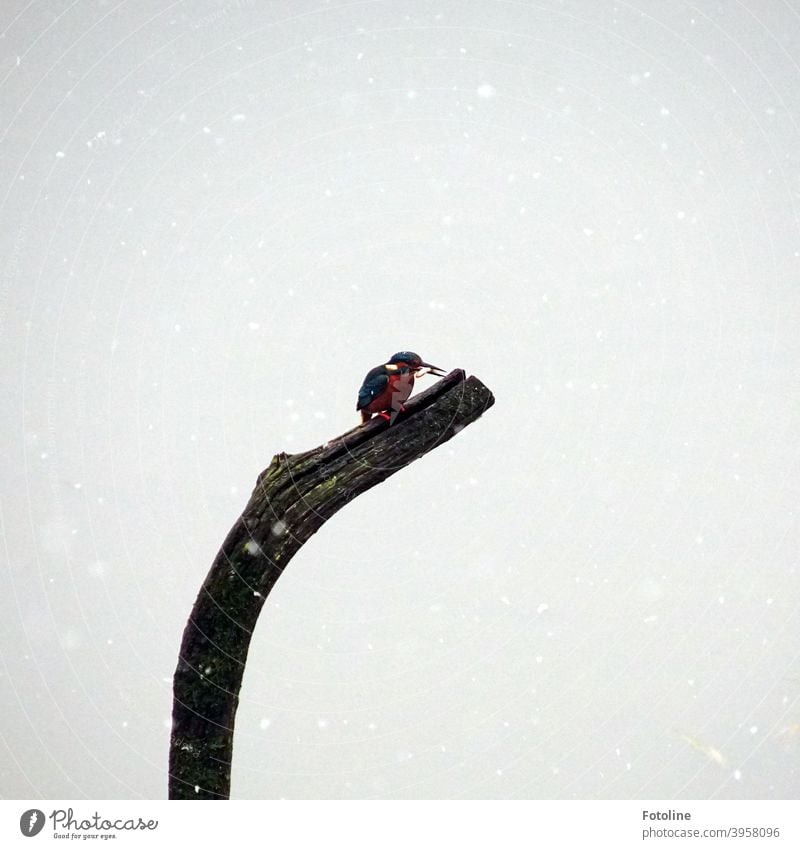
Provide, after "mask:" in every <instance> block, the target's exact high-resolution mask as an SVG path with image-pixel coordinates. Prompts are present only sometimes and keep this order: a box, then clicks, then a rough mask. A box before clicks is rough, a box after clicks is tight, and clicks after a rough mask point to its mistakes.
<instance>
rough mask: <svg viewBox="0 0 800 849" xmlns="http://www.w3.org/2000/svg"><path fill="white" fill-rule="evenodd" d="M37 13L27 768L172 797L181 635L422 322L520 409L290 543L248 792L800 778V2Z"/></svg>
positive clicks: (791, 787) (2, 171)
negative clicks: (253, 497)
mask: <svg viewBox="0 0 800 849" xmlns="http://www.w3.org/2000/svg"><path fill="white" fill-rule="evenodd" d="M0 31H1V34H0V102H1V103H2V107H1V109H0V210H1V214H2V227H1V228H0V257H2V263H3V275H2V288H1V289H0V321H1V326H0V334H1V335H0V351H1V352H2V354H1V356H2V360H1V361H0V364H1V365H2V381H3V384H2V387H3V390H2V393H0V417H1V418H0V421H2V432H3V446H4V447H3V450H2V452H1V453H2V479H3V488H2V501H1V502H0V508H1V509H2V513H1V515H0V521H1V522H2V524H1V525H0V534H1V535H2V542H3V546H2V547H0V556H2V558H3V562H4V565H3V584H2V591H0V629H1V630H0V633H2V665H1V666H0V685H1V686H0V699H1V700H2V706H1V710H0V714H1V715H2V744H0V795H2V796H5V797H25V798H35V797H45V798H81V797H88V798H127V797H148V798H161V797H163V796H164V795H165V793H166V775H165V773H166V764H167V745H168V736H169V716H170V708H171V676H172V672H173V670H174V667H175V662H176V658H177V650H178V645H179V641H180V636H181V633H182V630H183V626H184V624H185V621H186V617H187V615H188V613H189V610H190V609H191V605H192V603H193V601H194V598H195V595H196V593H197V590H198V588H199V586H200V583H201V582H202V580H203V577H204V576H205V574H206V572H207V570H208V567H209V565H210V563H211V560H212V559H213V557H214V554H215V553H216V551H217V549H218V547H219V545H220V544H221V542H222V540H223V538H224V536H225V534H226V533H227V531H228V529H229V527H230V526H231V524H232V523H233V522H234V520H235V519H236V517H237V516H238V514H239V512H240V511H241V509H242V508H243V506H244V504H245V503H246V501H247V498H248V495H249V492H250V490H251V488H252V486H253V484H254V482H255V479H256V476H257V474H258V473H259V472H260V471H261V469H262V468H263V467H264V466H265V465H266V464H267V463H268V462H269V460H270V457H271V456H272V455H273V454H274V453H276V452H277V451H282V450H287V451H299V450H304V449H307V448H310V447H313V446H315V445H317V444H319V443H320V442H323V441H325V440H326V439H328V438H330V437H332V436H335V435H336V434H338V433H341V432H342V431H344V430H346V429H348V428H349V427H351V426H352V425H354V424H355V423H356V422H357V416H356V413H355V410H354V406H355V397H356V392H357V389H358V386H359V384H360V382H361V379H362V378H363V376H364V374H365V373H366V371H367V370H368V369H369V368H370V367H372V366H373V365H376V364H378V363H380V362H383V361H385V360H386V359H387V358H388V357H389V356H390V355H391V354H392V353H393V352H394V351H396V350H399V349H411V350H415V351H418V352H419V353H420V354H421V355H422V356H423V357H424V358H426V359H428V360H430V361H431V362H434V363H436V364H437V365H440V366H442V367H444V368H446V369H450V368H455V367H462V368H464V369H466V370H467V371H468V372H469V373H474V374H476V375H478V376H479V377H480V378H481V379H482V380H483V381H484V382H485V383H486V384H487V385H488V386H489V387H490V388H491V389H492V390H493V391H494V393H495V395H496V397H497V404H496V406H495V407H494V408H493V409H492V410H491V411H489V413H487V415H486V416H485V417H484V418H483V419H482V420H481V421H479V422H478V423H476V424H475V425H473V426H471V427H469V428H468V429H467V430H465V431H464V432H463V433H462V434H460V435H459V436H458V437H457V438H456V439H454V440H453V441H452V442H450V443H448V445H447V446H445V447H443V448H442V449H440V450H438V451H436V452H434V453H433V454H431V455H429V456H427V457H425V458H424V459H423V460H421V461H420V462H419V463H416V464H414V465H413V466H411V467H409V468H408V469H406V470H404V471H403V472H401V473H399V474H398V475H397V476H396V477H394V478H392V479H391V480H390V481H388V482H387V483H385V484H383V485H381V486H379V487H378V488H376V489H374V490H372V491H371V492H369V493H367V494H366V495H364V496H362V497H361V498H359V499H358V500H357V501H356V502H355V503H353V504H352V505H350V506H349V507H348V508H347V509H346V510H345V511H343V512H342V513H340V514H338V515H337V516H336V517H335V519H334V520H333V521H332V522H331V523H330V524H329V525H327V526H325V527H324V528H323V529H322V530H321V531H320V532H319V534H318V535H317V536H316V537H315V538H314V539H312V541H311V542H310V543H309V544H308V545H307V546H306V547H305V548H304V549H303V550H302V552H301V553H300V555H298V556H297V557H296V558H295V560H294V561H293V562H292V564H291V566H290V568H289V569H288V570H287V573H286V574H285V575H284V576H283V577H282V578H281V580H280V581H279V583H278V585H277V587H276V589H275V591H274V593H273V594H272V596H271V597H270V599H269V601H268V603H267V605H266V607H265V609H264V612H263V614H262V618H261V621H260V622H259V627H258V630H257V632H256V634H255V637H254V640H253V644H252V648H251V653H250V658H249V662H248V667H247V671H246V674H245V680H244V687H243V690H242V700H241V705H240V708H239V714H238V720H237V738H236V747H235V760H234V769H233V787H232V792H233V795H234V796H235V797H238V798H273V797H281V796H285V797H306V798H307V797H311V798H316V797H331V798H340V797H342V798H347V797H356V798H364V797H368V798H371V797H386V798H406V797H422V798H450V797H487V798H645V799H652V798H680V797H684V798H712V797H713V798H762V797H767V798H768V797H775V796H777V797H794V796H796V794H797V792H798V788H799V787H800V770H799V768H798V762H800V760H799V758H798V756H799V755H800V732H798V729H800V701H799V700H800V656H799V651H800V649H799V647H798V640H797V636H798V633H800V607H799V604H800V593H799V592H798V589H800V588H799V587H798V584H799V583H800V575H799V574H798V554H797V552H798V550H800V545H799V544H800V539H798V536H799V535H798V518H797V503H798V495H800V490H799V489H798V453H800V452H799V447H798V446H800V440H799V439H798V437H800V427H798V414H797V411H798V409H800V406H798V400H800V399H798V394H800V393H799V391H798V390H800V385H799V384H798V360H799V359H800V358H799V357H798V354H800V333H799V332H798V331H799V330H800V328H798V306H800V297H799V296H798V285H797V280H798V269H800V237H799V234H798V218H797V212H798V210H797V205H796V203H797V198H798V191H799V190H800V153H798V151H800V134H799V133H798V123H797V122H798V119H799V118H800V67H798V61H800V18H799V17H798V15H797V13H796V11H794V10H793V9H792V7H791V6H790V5H789V4H788V3H785V2H780V0H765V1H764V2H758V3H755V2H751V3H740V2H735V1H734V0H722V2H709V1H708V0H700V2H696V3H693V4H688V3H683V2H677V0H668V2H655V0H650V2H644V0H639V2H636V3H627V2H602V1H601V0H597V2H595V0H564V2H555V0H541V2H536V3H532V2H499V0H480V2H471V0H470V1H469V2H467V0H461V1H460V2H455V0H429V1H428V0H403V2H399V0H398V2H350V3H338V2H328V3H325V2H320V0H308V2H306V0H292V2H289V0H285V1H284V2H263V3H256V2H253V0H238V2H210V1H209V0H203V2H192V3H188V2H183V3H181V2H177V3H168V2H166V0H158V2H154V0H149V1H148V0H138V2H136V3H133V2H122V3H118V4H112V3H106V2H96V3H93V2H86V1H85V0H78V2H61V1H60V0H47V2H32V3H23V2H5V3H4V4H3V11H2V13H0ZM409 511H410V512H411V514H412V516H413V520H412V521H410V522H406V521H405V520H402V521H401V522H400V523H399V524H398V520H397V518H396V517H397V516H401V515H402V516H406V515H407V514H408V513H409ZM398 527H400V528H402V529H403V530H402V531H401V532H400V534H399V535H398V534H397V529H398Z"/></svg>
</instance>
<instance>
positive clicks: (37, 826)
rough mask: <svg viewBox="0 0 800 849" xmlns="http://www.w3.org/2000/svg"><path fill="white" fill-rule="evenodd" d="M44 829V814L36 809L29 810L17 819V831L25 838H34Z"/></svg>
mask: <svg viewBox="0 0 800 849" xmlns="http://www.w3.org/2000/svg"><path fill="white" fill-rule="evenodd" d="M43 828H44V812H43V811H40V810H39V809H38V808H31V809H30V810H29V811H25V813H24V814H23V815H22V816H21V817H20V818H19V830H20V831H21V832H22V833H23V834H24V835H25V837H36V835H37V834H38V833H39V832H40V831H41V830H42V829H43Z"/></svg>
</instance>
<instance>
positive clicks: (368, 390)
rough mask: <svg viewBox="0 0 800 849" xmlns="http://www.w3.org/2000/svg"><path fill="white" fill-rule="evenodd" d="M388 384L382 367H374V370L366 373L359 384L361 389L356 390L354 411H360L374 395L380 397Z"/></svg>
mask: <svg viewBox="0 0 800 849" xmlns="http://www.w3.org/2000/svg"><path fill="white" fill-rule="evenodd" d="M388 382H389V378H388V376H387V375H386V372H385V370H384V368H383V366H375V368H374V369H372V370H371V371H369V372H367V376H366V377H365V378H364V382H363V383H362V384H361V389H359V390H358V403H357V404H356V410H362V409H363V408H364V407H366V406H367V404H369V402H370V401H372V399H373V398H374V397H375V396H376V395H380V394H381V392H383V391H384V389H386V384H387V383H388Z"/></svg>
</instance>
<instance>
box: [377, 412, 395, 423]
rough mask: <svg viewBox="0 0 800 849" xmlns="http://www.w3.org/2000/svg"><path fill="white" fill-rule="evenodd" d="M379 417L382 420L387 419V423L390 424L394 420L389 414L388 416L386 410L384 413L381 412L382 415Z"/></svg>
mask: <svg viewBox="0 0 800 849" xmlns="http://www.w3.org/2000/svg"><path fill="white" fill-rule="evenodd" d="M378 415H379V416H380V417H381V418H382V419H386V421H387V422H389V421H391V420H392V417H391V416H390V415H389V414H388V413H387V412H386V411H385V410H383V411H381V412H380V413H378Z"/></svg>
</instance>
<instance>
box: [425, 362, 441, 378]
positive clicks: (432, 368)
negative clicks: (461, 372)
mask: <svg viewBox="0 0 800 849" xmlns="http://www.w3.org/2000/svg"><path fill="white" fill-rule="evenodd" d="M421 368H426V369H428V371H429V372H430V373H431V374H433V375H435V376H436V377H444V376H445V375H446V374H447V372H446V371H445V370H444V369H442V368H439V366H432V365H431V364H430V363H422V365H421Z"/></svg>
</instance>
